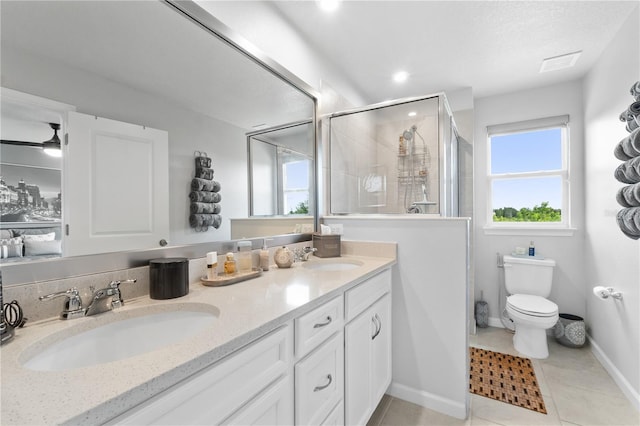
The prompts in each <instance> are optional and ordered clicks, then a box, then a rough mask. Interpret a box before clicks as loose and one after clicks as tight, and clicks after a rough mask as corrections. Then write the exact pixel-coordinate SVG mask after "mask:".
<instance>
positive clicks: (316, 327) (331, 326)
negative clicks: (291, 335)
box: [295, 296, 344, 359]
mask: <svg viewBox="0 0 640 426" xmlns="http://www.w3.org/2000/svg"><path fill="white" fill-rule="evenodd" d="M343 318H344V315H343V302H342V296H340V297H336V298H335V299H332V300H330V301H328V302H327V303H325V304H323V305H322V306H319V307H317V308H316V309H314V310H313V311H311V312H308V313H306V314H305V315H303V316H301V317H299V318H296V319H295V346H296V358H298V359H300V358H302V357H303V356H305V355H306V354H308V353H309V352H311V351H312V350H313V349H314V348H316V347H317V346H318V345H320V343H322V342H324V341H325V340H326V339H327V338H328V337H329V336H331V335H332V334H333V333H335V332H337V331H339V330H341V329H342V325H343V324H344V319H343Z"/></svg>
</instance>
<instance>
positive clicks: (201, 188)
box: [189, 151, 222, 232]
mask: <svg viewBox="0 0 640 426" xmlns="http://www.w3.org/2000/svg"><path fill="white" fill-rule="evenodd" d="M195 161H196V172H195V176H194V177H193V179H192V180H191V192H190V193H189V199H190V200H191V206H190V211H191V213H190V214H189V225H190V226H191V227H192V228H194V229H195V230H196V231H197V232H205V231H207V230H209V227H212V228H215V229H218V228H219V227H220V224H221V223H222V216H221V215H220V211H221V210H222V207H221V206H220V201H221V200H222V197H221V196H220V182H218V181H215V180H213V174H214V172H213V168H211V158H209V157H208V156H207V153H206V152H201V151H196V152H195Z"/></svg>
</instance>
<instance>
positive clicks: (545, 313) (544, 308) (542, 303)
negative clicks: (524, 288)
mask: <svg viewBox="0 0 640 426" xmlns="http://www.w3.org/2000/svg"><path fill="white" fill-rule="evenodd" d="M507 306H508V307H510V308H511V309H513V310H514V311H516V312H518V313H521V314H523V315H528V316H532V317H539V318H551V317H554V316H557V315H558V305H556V304H555V303H553V302H552V301H550V300H548V299H545V298H544V297H541V296H533V295H530V294H512V295H511V296H509V297H507Z"/></svg>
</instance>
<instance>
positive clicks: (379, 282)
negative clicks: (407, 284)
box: [345, 269, 391, 322]
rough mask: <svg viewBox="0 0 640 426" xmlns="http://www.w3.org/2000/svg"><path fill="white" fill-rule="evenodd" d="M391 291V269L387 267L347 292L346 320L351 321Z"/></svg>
mask: <svg viewBox="0 0 640 426" xmlns="http://www.w3.org/2000/svg"><path fill="white" fill-rule="evenodd" d="M390 291H391V269H386V270H384V271H382V272H381V273H379V274H378V275H376V276H373V277H371V278H369V279H368V280H366V281H365V282H363V283H362V284H359V285H357V286H355V287H354V288H352V289H351V290H349V291H347V292H346V293H345V316H346V322H349V321H351V320H352V319H354V318H355V317H357V316H358V315H360V313H362V312H364V311H365V309H367V308H368V307H369V306H371V305H373V304H374V302H375V301H376V300H378V299H379V298H380V297H382V296H383V295H384V294H385V293H388V292H390Z"/></svg>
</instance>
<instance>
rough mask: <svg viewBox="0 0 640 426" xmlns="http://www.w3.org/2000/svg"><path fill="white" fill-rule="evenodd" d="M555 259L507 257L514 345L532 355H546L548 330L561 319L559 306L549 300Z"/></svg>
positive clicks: (505, 269) (506, 284)
mask: <svg viewBox="0 0 640 426" xmlns="http://www.w3.org/2000/svg"><path fill="white" fill-rule="evenodd" d="M555 265H556V262H555V261H554V260H552V259H535V258H527V257H516V256H509V255H505V256H504V283H505V287H506V288H507V293H508V294H510V296H509V297H507V312H508V313H509V316H510V317H511V319H512V320H513V322H514V324H515V328H516V333H515V335H514V336H513V346H514V347H515V348H516V350H517V351H518V352H520V353H521V354H523V355H525V356H527V357H530V358H540V359H542V358H547V357H548V356H549V348H548V347H547V331H546V330H547V329H549V328H551V327H553V326H554V325H555V324H556V322H558V305H556V304H555V303H553V302H552V301H550V300H548V299H546V297H548V296H549V294H550V293H551V282H552V277H553V267H554V266H555Z"/></svg>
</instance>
